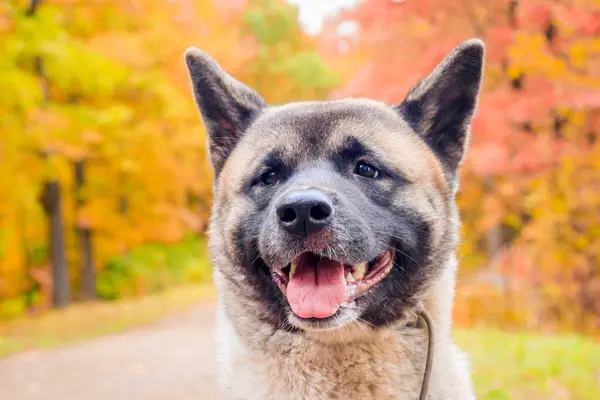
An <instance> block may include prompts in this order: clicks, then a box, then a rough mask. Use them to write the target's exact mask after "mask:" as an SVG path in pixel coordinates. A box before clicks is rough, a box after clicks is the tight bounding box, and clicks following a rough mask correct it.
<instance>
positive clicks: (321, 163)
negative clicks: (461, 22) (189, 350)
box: [185, 39, 485, 400]
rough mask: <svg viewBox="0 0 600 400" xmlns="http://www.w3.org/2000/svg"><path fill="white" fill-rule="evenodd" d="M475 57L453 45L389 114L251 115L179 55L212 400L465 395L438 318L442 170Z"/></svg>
mask: <svg viewBox="0 0 600 400" xmlns="http://www.w3.org/2000/svg"><path fill="white" fill-rule="evenodd" d="M484 53H485V47H484V44H483V42H482V41H480V40H479V39H469V40H467V41H465V42H462V43H461V44H459V45H458V47H456V48H455V49H454V50H452V51H451V52H450V53H449V54H448V55H447V56H446V57H445V58H444V60H443V61H442V62H441V63H440V64H439V65H438V66H437V67H436V68H435V69H434V70H433V72H431V73H430V74H429V75H428V76H427V77H425V78H424V79H422V80H421V81H420V82H418V83H417V84H416V85H415V86H414V87H413V88H412V89H411V90H410V91H409V92H408V94H407V95H406V98H405V99H404V100H403V101H402V102H401V103H399V104H396V105H391V104H385V103H382V102H379V101H376V100H370V99H362V98H361V99H355V98H350V99H342V100H331V101H314V102H297V103H289V104H284V105H267V103H266V102H265V100H264V99H263V98H262V97H261V96H260V95H259V94H258V93H257V92H255V91H254V90H252V89H251V88H249V87H248V86H246V85H245V84H243V83H241V82H240V81H238V80H236V79H235V78H233V77H231V76H230V75H229V74H227V73H226V72H225V71H224V70H223V69H222V68H221V67H220V65H219V64H218V62H217V61H215V60H214V59H213V58H212V57H211V56H209V55H208V54H206V53H204V52H203V51H201V50H199V49H197V48H195V47H190V48H188V49H187V50H186V52H185V61H186V64H187V67H188V71H189V75H190V81H191V86H192V90H193V94H194V98H195V102H196V104H197V106H198V109H199V111H200V114H201V119H202V121H203V123H204V125H205V127H206V130H207V135H208V153H209V158H210V162H211V164H212V167H213V169H214V176H215V178H214V181H213V193H214V202H213V209H212V214H211V219H210V224H209V229H208V237H209V248H210V253H211V258H212V261H213V265H214V280H215V282H216V285H217V289H218V303H219V307H218V316H217V326H218V327H217V330H216V331H217V332H216V338H217V342H218V351H217V353H218V354H217V355H218V361H219V367H218V369H219V384H220V390H221V393H222V398H224V399H232V400H234V399H235V400H238V399H239V400H242V399H243V400H253V399H255V400H281V399H291V400H295V399H298V400H300V399H309V400H325V399H378V400H382V399H395V400H397V399H410V400H412V399H417V398H419V395H420V393H421V390H422V389H421V387H422V384H423V379H424V374H425V371H426V369H427V368H430V373H431V375H430V377H429V378H427V384H428V386H429V390H428V392H427V399H430V400H434V399H435V400H442V399H443V400H450V399H461V400H463V399H473V398H474V394H473V388H472V383H471V377H470V371H469V364H468V360H467V358H466V356H465V355H464V354H463V353H462V352H461V351H460V350H459V349H458V348H457V346H456V345H455V344H454V342H453V340H452V336H451V325H452V316H451V312H452V303H453V296H454V285H455V274H456V267H457V261H456V257H455V251H456V247H457V243H458V228H459V217H458V212H457V207H456V204H455V195H456V192H457V190H458V171H459V169H460V166H461V164H462V162H463V159H464V157H465V150H466V148H467V145H468V142H469V136H470V122H471V119H472V117H473V114H474V112H475V109H476V106H477V101H478V97H479V91H480V86H481V81H482V76H483V64H484ZM419 310H425V311H426V312H427V313H428V315H430V316H431V320H432V321H433V323H432V324H433V326H431V330H430V331H429V333H428V331H427V330H426V329H422V327H421V326H420V325H421V324H414V323H413V322H414V319H415V317H414V316H415V315H417V313H418V312H419ZM407 321H408V322H407ZM433 332H435V335H434V336H431V335H432V333H433ZM428 338H431V339H432V341H433V342H434V343H433V345H434V346H435V352H434V355H433V358H432V360H431V363H430V365H427V364H428V363H427V361H426V358H427V352H428ZM433 338H435V339H434V340H433Z"/></svg>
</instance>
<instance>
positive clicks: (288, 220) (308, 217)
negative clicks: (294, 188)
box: [277, 190, 333, 236]
mask: <svg viewBox="0 0 600 400" xmlns="http://www.w3.org/2000/svg"><path fill="white" fill-rule="evenodd" d="M277 217H279V224H280V225H281V226H282V227H283V228H284V229H286V230H287V231H289V232H291V233H293V234H296V235H304V236H308V235H310V234H311V233H312V232H315V231H317V230H319V229H321V228H323V227H325V226H327V225H328V224H329V223H330V222H331V219H332V217H333V203H332V202H331V200H330V199H329V198H328V197H327V196H326V195H325V194H324V193H322V192H319V191H318V190H305V191H302V192H294V193H291V194H289V195H287V196H286V197H285V198H284V199H283V200H282V201H281V204H279V205H278V206H277Z"/></svg>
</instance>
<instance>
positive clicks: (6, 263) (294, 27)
mask: <svg viewBox="0 0 600 400" xmlns="http://www.w3.org/2000/svg"><path fill="white" fill-rule="evenodd" d="M469 37H480V38H482V39H483V40H485V42H486V45H487V60H486V62H487V64H486V71H485V81H484V90H483V94H482V96H481V100H480V104H479V109H478V113H477V116H476V118H475V120H474V122H473V126H472V131H473V135H472V140H471V147H470V149H469V152H468V156H467V161H466V164H465V166H464V167H463V169H462V173H461V187H460V194H459V196H458V202H459V205H460V210H461V216H462V245H461V248H460V250H459V256H460V270H459V279H458V286H457V294H456V304H455V321H456V325H457V327H458V328H459V329H458V330H457V340H458V341H459V343H461V344H463V345H464V347H465V348H466V349H467V351H468V352H469V354H470V356H471V358H472V361H473V364H474V370H475V372H474V373H475V381H476V386H477V391H478V393H479V395H480V396H481V398H490V399H500V398H524V397H525V396H533V398H541V397H544V398H548V399H550V398H552V399H571V398H572V399H579V398H581V399H592V398H594V399H595V398H600V389H598V388H599V387H600V346H599V345H598V343H597V338H598V337H600V335H599V334H600V1H598V0H563V1H558V0H555V1H551V0H546V1H542V0H460V1H459V0H456V1H448V0H362V1H359V0H337V1H327V2H326V1H323V0H321V1H312V0H294V1H291V0H290V1H288V2H286V1H283V0H227V1H226V0H164V1H159V0H131V1H117V0H113V1H110V0H93V1H90V0H3V1H1V2H0V54H1V56H0V115H1V117H0V357H1V356H3V355H7V354H9V353H14V352H17V351H22V350H26V349H29V348H37V347H52V346H54V345H56V344H65V343H66V342H68V341H70V340H74V339H84V338H88V337H92V336H96V335H98V334H100V333H103V332H114V331H118V330H122V329H123V328H125V327H129V326H133V325H135V324H137V323H142V322H148V321H151V320H153V319H154V318H157V317H158V316H162V315H167V314H169V313H172V312H174V311H179V310H183V309H184V308H186V307H188V306H191V305H193V304H196V303H197V302H198V301H200V300H202V299H211V298H213V297H214V293H213V292H212V290H213V289H212V288H211V284H210V279H211V266H210V261H209V256H208V254H207V252H206V246H205V229H206V223H207V219H208V216H209V211H210V206H211V185H212V172H211V170H210V168H209V166H208V163H207V156H206V154H205V141H206V136H205V131H204V128H203V126H202V124H201V120H200V117H199V115H198V113H197V111H196V109H195V105H194V103H193V101H192V97H191V91H190V87H189V82H188V77H187V73H186V70H185V67H184V63H183V51H184V50H185V49H186V48H187V47H188V46H191V45H194V46H197V47H200V48H202V49H203V50H205V51H207V52H208V53H210V54H211V55H213V56H214V57H215V58H216V59H217V60H218V61H219V62H220V63H221V64H222V65H223V67H224V68H225V69H226V70H227V71H228V72H230V73H231V74H232V75H234V76H235V77H236V78H238V79H239V80H241V81H243V82H245V83H246V84H248V85H249V86H251V87H253V88H255V89H257V90H258V91H259V92H260V93H261V94H263V95H264V97H265V98H266V99H267V101H268V102H269V103H271V104H277V103H283V102H288V101H297V100H320V99H330V98H332V99H335V98H341V97H346V96H354V97H361V96H366V97H373V98H376V99H379V100H382V101H386V102H390V103H399V102H400V101H401V100H402V99H403V97H404V95H405V93H406V91H407V90H408V89H409V88H410V86H411V85H412V84H414V83H415V82H417V80H418V79H420V78H422V77H423V76H424V75H426V74H427V73H428V72H429V71H430V70H431V69H432V68H433V67H434V66H435V65H436V64H437V63H438V62H439V61H440V60H441V59H442V57H443V56H444V55H445V54H446V53H447V52H448V51H449V50H451V49H452V48H453V47H454V46H456V45H457V44H458V43H460V42H461V41H462V40H464V39H467V38H469ZM0 362H1V361H0ZM503 363H504V364H503ZM0 365H1V364H0ZM498 369H502V370H505V372H499V371H498ZM506 371H509V372H506ZM1 386H2V384H1V382H0V393H1V392H2V389H1ZM0 397H1V396H0ZM15 398H16V397H15Z"/></svg>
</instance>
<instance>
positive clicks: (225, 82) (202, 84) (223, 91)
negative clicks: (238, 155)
mask: <svg viewBox="0 0 600 400" xmlns="http://www.w3.org/2000/svg"><path fill="white" fill-rule="evenodd" d="M185 62H186V64H187V67H188V70H189V74H190V79H191V82H192V89H193V92H194V98H195V99H196V104H197V105H198V109H199V110H200V114H201V115H202V120H203V122H204V125H205V126H206V130H207V132H208V144H209V151H210V160H211V163H212V166H213V168H214V170H215V174H216V175H217V176H218V174H219V172H220V171H221V168H222V167H223V164H224V163H225V161H226V160H227V158H228V157H229V155H230V154H231V151H232V150H233V148H234V147H235V145H236V144H237V143H238V141H239V140H240V138H241V137H242V136H243V135H244V132H245V131H246V129H247V128H248V126H249V125H250V123H251V122H252V120H253V119H254V118H256V116H257V115H258V114H259V113H260V112H261V110H262V108H263V107H265V106H266V103H265V100H264V99H263V98H262V97H261V96H260V95H259V94H258V93H256V92H255V91H254V90H252V89H250V88H249V87H248V86H246V85H244V84H243V83H241V82H239V81H238V80H236V79H234V78H233V77H231V76H230V75H229V74H228V73H227V72H225V71H224V70H223V69H222V68H221V66H220V65H219V64H218V63H217V61H216V60H215V59H214V58H212V57H211V56H209V55H208V54H206V53H205V52H203V51H202V50H199V49H197V48H195V47H190V48H188V49H187V50H186V51H185Z"/></svg>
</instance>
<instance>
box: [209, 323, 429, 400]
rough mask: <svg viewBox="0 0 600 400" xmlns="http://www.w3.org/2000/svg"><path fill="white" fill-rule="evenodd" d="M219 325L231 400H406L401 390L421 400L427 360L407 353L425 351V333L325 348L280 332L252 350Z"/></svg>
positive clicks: (230, 329) (227, 326)
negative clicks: (421, 378)
mask: <svg viewBox="0 0 600 400" xmlns="http://www.w3.org/2000/svg"><path fill="white" fill-rule="evenodd" d="M219 325H220V328H219V340H220V341H221V348H220V350H221V354H220V356H221V363H222V366H224V367H225V368H224V371H225V376H224V377H223V378H224V379H223V381H222V382H221V384H222V386H223V388H224V389H225V398H227V399H256V400H259V399H260V400H267V399H269V400H270V399H272V400H275V399H291V400H294V399H298V400H300V399H314V400H320V399H323V400H325V399H400V397H398V390H399V388H400V387H402V388H403V392H404V393H405V395H406V397H405V398H406V399H411V398H416V397H417V396H418V389H419V388H420V380H419V378H418V377H419V376H421V375H422V368H423V366H424V360H421V359H420V355H418V354H417V353H416V352H414V351H408V350H407V349H408V348H409V346H411V345H415V346H419V347H420V346H424V345H425V344H424V342H423V337H422V335H420V334H419V332H413V333H406V334H405V335H400V334H398V333H396V334H394V332H393V331H392V330H388V331H387V332H385V333H384V332H382V333H379V334H378V335H377V338H375V337H371V338H370V339H369V340H354V341H352V342H338V343H324V342H321V341H320V340H315V338H310V337H307V336H305V335H304V334H289V333H286V332H281V331H279V332H276V333H274V334H273V335H272V336H270V337H268V338H264V340H265V344H264V346H261V347H262V349H259V348H257V349H249V348H248V346H247V344H246V343H243V342H244V340H242V339H240V337H239V336H238V335H237V334H236V333H235V332H234V330H233V327H232V326H231V325H230V324H229V323H228V322H227V321H225V320H222V321H220V324H219ZM337 335H338V336H339V335H340V333H337ZM342 335H343V334H342ZM346 335H348V336H349V337H348V338H347V340H349V341H350V340H351V337H350V335H351V334H350V333H348V332H346ZM255 338H257V337H255ZM253 339H254V338H251V339H250V340H253ZM232 367H233V368H232ZM227 371H230V373H227ZM234 371H235V372H234ZM227 375H228V377H226V376H227ZM402 398H404V397H402Z"/></svg>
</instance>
